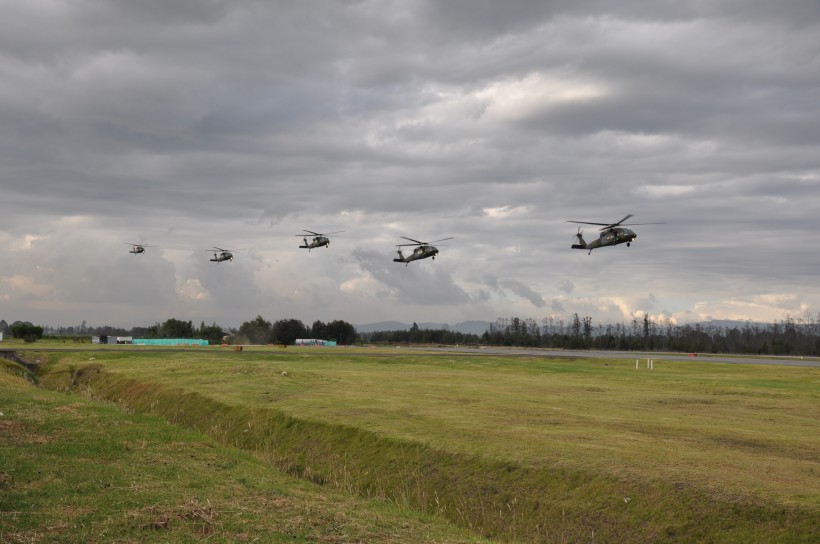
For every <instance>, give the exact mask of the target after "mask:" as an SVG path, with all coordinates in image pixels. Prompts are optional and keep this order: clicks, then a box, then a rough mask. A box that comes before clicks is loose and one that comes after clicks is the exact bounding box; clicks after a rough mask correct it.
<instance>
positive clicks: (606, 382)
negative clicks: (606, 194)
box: [53, 350, 820, 542]
mask: <svg viewBox="0 0 820 544" xmlns="http://www.w3.org/2000/svg"><path fill="white" fill-rule="evenodd" d="M322 353H323V352H321V351H315V350H313V351H296V350H288V352H287V353H285V352H284V351H283V350H282V351H273V352H247V351H246V352H245V353H242V354H233V353H228V354H226V353H220V352H218V351H215V350H210V351H205V352H203V351H198V352H197V353H196V354H192V355H188V354H179V353H168V354H167V355H157V354H139V353H109V352H106V353H96V354H89V353H85V354H74V355H69V356H65V357H63V358H62V359H63V361H62V363H61V364H60V365H58V366H57V367H55V368H54V370H57V371H59V370H60V368H62V369H63V370H66V369H68V368H69V366H72V365H73V366H74V367H75V368H76V367H78V366H79V365H80V364H81V363H89V362H93V363H95V364H96V363H101V364H103V365H104V368H105V370H106V372H114V373H118V374H121V375H122V376H128V377H129V378H133V379H136V380H138V381H141V382H159V383H161V384H162V385H163V387H164V388H168V387H171V388H174V387H177V388H180V389H181V390H184V391H189V392H194V391H195V392H197V393H198V394H199V395H202V396H203V398H208V399H212V400H215V401H218V402H219V403H221V404H222V405H223V407H224V406H236V407H241V408H245V409H249V410H251V411H253V414H252V415H248V414H249V412H246V413H245V415H244V416H238V417H240V418H241V417H245V418H246V419H247V418H248V417H250V418H251V420H250V421H249V423H250V424H251V425H253V421H254V419H253V418H256V420H258V421H259V422H263V421H264V423H262V424H261V426H263V427H268V428H274V427H275V426H276V424H274V423H271V422H270V421H267V420H265V418H266V417H269V416H268V415H264V414H268V413H269V412H271V410H267V411H262V410H260V409H261V408H263V407H264V408H273V409H274V410H273V413H277V414H278V413H285V414H289V415H291V416H293V417H295V418H298V420H299V421H318V422H325V423H329V424H336V425H337V427H338V426H339V425H343V426H347V427H350V428H353V429H359V430H364V431H367V432H372V433H373V437H375V438H373V437H371V438H368V440H372V441H374V442H378V441H377V440H376V439H377V438H381V437H388V438H390V439H391V440H393V441H398V443H400V444H405V445H406V444H421V445H424V446H427V447H426V448H425V449H423V450H415V451H416V452H421V453H416V454H414V455H417V456H420V457H425V458H427V459H435V460H436V461H435V462H436V463H440V464H441V465H442V466H448V470H450V471H451V472H452V471H454V470H456V468H454V466H453V465H454V464H460V465H459V466H461V465H464V464H465V463H472V462H473V461H465V459H467V458H469V459H471V460H475V459H480V460H481V461H480V462H477V463H473V464H474V465H475V466H473V467H472V469H466V470H464V471H462V474H461V479H460V480H455V481H447V480H446V479H442V480H441V481H440V482H439V484H440V485H445V486H447V487H450V488H451V487H453V486H464V493H466V494H470V493H471V492H472V493H474V492H475V490H476V489H481V487H482V485H484V484H482V482H481V481H479V480H478V478H479V476H478V475H480V474H481V473H482V471H484V472H486V471H488V470H489V471H494V473H498V472H502V473H503V472H504V471H507V472H510V473H515V474H516V475H517V476H518V480H520V479H521V478H524V479H526V480H529V481H527V482H524V483H523V484H522V483H521V482H520V481H518V480H516V481H514V482H507V481H505V480H504V478H500V479H498V478H497V483H498V485H503V486H507V487H508V488H510V489H513V490H514V491H511V494H508V496H506V497H504V496H503V493H501V494H499V493H498V492H496V493H495V495H496V496H494V498H493V500H500V501H501V502H500V506H501V509H503V508H504V507H506V508H507V510H508V512H507V514H508V516H507V517H506V518H505V519H504V520H495V521H492V520H487V519H486V517H487V515H486V513H484V514H480V513H478V512H477V510H479V509H480V507H479V506H476V504H475V502H476V498H475V497H474V496H471V497H469V498H467V499H464V498H462V499H459V498H458V497H452V496H451V497H448V498H446V499H445V498H444V497H443V496H442V497H441V498H440V497H439V496H438V495H436V496H435V497H433V496H432V493H434V492H435V493H437V492H438V491H437V490H436V489H433V490H432V491H431V490H429V489H428V490H427V491H417V492H416V493H415V495H414V496H413V497H410V499H412V500H410V499H408V500H410V502H412V503H416V502H418V500H419V499H420V498H423V499H424V500H423V501H422V502H424V501H428V503H429V502H430V501H432V500H433V499H435V500H437V501H438V500H441V501H445V500H446V501H449V503H448V504H449V508H450V509H451V512H450V513H451V517H453V518H454V519H459V516H461V517H462V519H460V520H459V521H462V522H463V523H465V524H467V525H470V524H474V525H476V526H481V527H482V529H483V530H485V531H486V532H488V533H489V534H496V535H498V534H503V535H505V536H516V534H515V533H514V532H513V531H512V530H511V529H510V526H511V525H515V524H511V523H510V519H509V518H510V517H515V516H516V515H517V516H519V517H527V518H530V519H529V521H528V522H516V523H520V524H521V525H522V527H525V528H526V527H528V529H526V534H527V535H529V536H532V535H533V531H535V530H536V529H535V528H534V526H537V525H539V523H534V522H533V521H532V519H531V518H534V517H538V516H540V517H541V522H540V526H541V527H542V529H543V527H544V526H551V527H555V526H557V525H560V524H561V523H562V520H564V519H566V518H567V517H570V518H571V523H574V524H576V525H577V524H578V523H586V524H587V527H586V528H585V529H584V530H586V531H587V533H588V532H589V531H591V530H594V529H590V528H591V527H593V528H598V530H599V534H601V533H602V532H603V534H607V531H609V534H610V535H618V534H622V535H625V534H632V536H641V537H652V535H658V534H663V535H665V537H666V538H668V539H675V538H677V539H679V540H681V541H685V540H687V539H691V537H696V538H705V537H708V538H709V539H710V540H713V539H714V538H716V537H714V536H713V535H716V534H717V531H718V530H722V531H725V533H724V534H725V535H726V541H732V540H733V539H734V540H737V539H738V538H740V537H742V538H744V539H745V540H747V541H754V540H756V541H760V542H766V541H772V539H773V538H774V537H775V536H777V535H779V538H780V539H781V540H782V541H784V542H788V541H794V540H795V539H796V540H798V541H799V540H801V539H802V538H804V537H805V538H806V541H809V539H810V538H812V536H816V532H814V531H816V528H815V529H814V530H813V529H812V527H813V525H812V524H811V523H807V522H806V520H807V519H808V520H810V519H812V517H816V515H817V512H818V506H819V505H820V485H818V480H819V479H820V474H818V459H820V444H819V443H818V438H817V436H816V435H817V433H816V421H817V420H818V415H820V413H819V412H818V402H817V401H818V400H820V399H819V396H818V391H819V390H820V388H818V373H817V371H816V370H813V369H803V368H772V367H738V366H733V365H732V366H730V365H708V364H707V365H705V364H691V363H663V362H660V361H659V362H657V364H656V370H655V371H653V372H650V371H646V370H644V369H642V370H640V371H636V370H635V368H634V363H630V362H623V361H622V362H616V361H566V360H561V361H557V360H555V361H548V360H546V361H545V360H535V359H499V358H492V357H481V358H467V357H460V356H429V355H415V356H409V357H403V358H392V357H378V356H376V357H359V356H345V355H344V353H345V352H343V351H334V352H331V354H322ZM92 357H93V358H94V359H95V360H94V361H89V359H91V358H92ZM54 376H57V375H56V374H55V375H53V377H54ZM119 394H120V395H121V396H123V395H125V394H126V392H120V393H119ZM152 402H155V403H161V400H160V399H156V400H155V401H152ZM214 409H215V410H219V408H214ZM166 415H168V413H167V412H166ZM175 417H177V416H175ZM186 421H187V423H188V424H196V423H195V422H192V420H191V419H190V418H188V419H187V420H186ZM234 423H235V422H234ZM223 425H224V426H225V429H222V430H219V429H216V428H213V426H212V428H210V429H208V428H207V426H205V430H209V431H210V432H211V433H212V434H216V435H219V434H220V432H221V433H223V438H225V439H229V440H230V439H234V440H235V439H236V438H230V436H229V433H228V431H227V430H226V429H227V428H228V427H230V426H231V423H230V422H228V421H226V422H224V423H223ZM288 425H290V424H285V425H284V426H285V427H288ZM338 428H341V427H338ZM311 431H312V432H313V433H314V434H315V440H317V441H324V442H332V441H333V440H335V439H338V437H336V438H333V437H331V436H329V435H331V434H332V431H331V430H329V429H328V428H322V429H319V428H313V429H312V430H311ZM251 434H252V435H254V436H257V435H256V434H255V431H253V432H252V433H251ZM354 434H355V433H354ZM263 438H265V437H259V436H257V439H258V441H257V442H256V443H255V444H254V443H251V444H250V447H251V449H253V448H257V449H259V448H263V444H262V442H263V440H262V439H263ZM267 438H268V439H269V438H270V437H267ZM298 439H300V438H299V437H298V436H296V437H294V440H298ZM358 440H361V437H360V438H358ZM277 447H280V446H277V445H272V446H264V448H268V449H273V450H275V451H277V453H276V455H278V456H279V457H280V461H282V460H283V459H284V458H285V457H287V456H291V462H296V461H293V459H297V461H298V463H301V465H302V466H301V468H300V469H299V470H301V471H302V472H304V470H305V466H304V463H305V455H306V454H305V453H304V452H303V453H302V454H297V453H296V452H295V451H294V450H289V451H286V450H284V449H282V448H281V447H280V449H279V450H276V448H277ZM264 448H263V449H264ZM344 448H345V449H346V450H350V451H353V450H355V451H357V452H358V453H357V455H366V453H367V452H366V448H361V447H360V448H359V449H358V450H356V448H355V447H352V446H351V445H350V444H349V443H346V444H345V445H344ZM379 448H382V450H383V451H382V454H384V453H385V452H386V451H388V450H391V448H394V449H395V444H393V445H389V444H387V445H385V444H381V445H380V446H379V447H378V448H371V449H379ZM309 449H313V450H316V451H319V450H320V449H321V448H319V447H318V445H317V444H314V447H313V448H309ZM441 452H445V453H449V454H452V455H457V456H462V457H461V458H459V459H455V458H453V457H452V456H450V457H446V456H442V455H441ZM299 455H301V457H300V456H299ZM376 455H377V457H374V458H373V459H371V460H370V462H371V465H372V466H374V467H375V466H378V464H379V463H380V462H381V461H380V460H379V459H378V452H376ZM391 455H397V454H395V453H392V454H391ZM384 456H385V455H382V457H384ZM465 456H466V457H465ZM309 461H310V463H309V464H310V465H312V466H311V467H308V468H310V469H311V470H312V471H314V472H315V473H319V472H322V471H324V473H323V475H322V476H321V477H320V479H324V480H328V479H335V481H338V480H339V479H340V474H339V472H333V470H334V469H332V468H328V467H327V466H323V463H324V464H325V465H326V464H327V460H324V461H322V460H321V459H319V454H318V453H317V454H315V456H314V457H313V458H309ZM421 462H422V461H421V460H419V459H415V460H412V462H411V461H408V460H407V459H404V460H402V461H401V463H403V465H401V467H400V469H401V470H403V471H404V472H405V473H406V474H407V475H408V476H409V478H405V480H408V479H410V480H412V479H413V478H417V479H418V478H420V476H418V475H417V476H413V475H414V474H421V473H420V472H415V471H417V470H420V469H418V466H419V464H418V463H421ZM298 463H297V464H298ZM493 463H495V464H493ZM350 464H351V466H352V465H353V463H350ZM394 464H395V463H394ZM345 466H347V464H345ZM383 468H384V469H385V470H389V467H383ZM393 468H394V469H395V467H393ZM345 470H347V469H345ZM350 470H351V471H352V470H354V469H353V468H352V467H351V468H350ZM361 470H363V469H361ZM361 470H360V472H359V473H358V474H357V475H354V477H352V478H351V479H352V480H356V481H357V482H358V483H356V484H355V486H354V484H352V483H351V484H350V485H351V486H354V487H357V489H359V490H361V485H360V484H361V480H362V476H361V475H362V472H361ZM401 470H400V471H401ZM297 472H299V471H298V470H297ZM494 476H497V474H494ZM430 477H431V476H430V472H429V470H428V471H427V472H425V473H424V478H425V479H429V478H430ZM471 477H475V478H476V481H475V482H473V483H472V488H471V487H470V482H469V481H466V482H465V481H464V480H469V479H470V478H471ZM341 479H344V478H341ZM388 480H389V478H387V477H386V476H385V477H384V480H383V481H382V482H381V483H379V482H378V481H377V482H375V483H374V482H373V481H370V482H369V483H367V484H366V486H365V487H367V486H369V488H368V489H370V490H371V491H372V489H373V487H374V486H375V487H377V488H378V487H379V486H381V487H383V488H384V489H383V490H382V491H380V492H383V493H386V494H390V493H391V492H392V493H393V494H394V495H393V496H394V497H395V491H396V490H395V487H396V484H395V483H394V484H390V483H389V482H388ZM485 480H486V481H490V482H492V481H494V480H493V478H492V477H489V476H488V477H487V478H485ZM404 485H406V484H404ZM420 485H421V482H419V486H420ZM391 486H392V488H393V489H392V491H391V490H390V489H388V488H390V487H391ZM562 486H564V487H566V489H562ZM533 490H537V492H538V493H541V494H542V495H543V499H544V500H545V501H549V509H550V511H544V508H543V506H542V507H534V508H536V510H538V512H537V513H530V512H527V513H522V512H520V511H519V510H517V508H518V507H517V505H518V504H523V502H527V501H529V502H527V504H528V508H532V507H533V501H534V500H535V499H534V498H533V497H532V496H529V497H525V496H524V495H526V494H527V493H528V492H529V493H532V491H533ZM485 491H486V490H485ZM408 495H412V494H411V493H409V492H408V490H406V489H405V490H404V496H405V497H407V496H408ZM489 495H493V493H489ZM489 495H488V496H489ZM459 500H461V501H462V502H461V503H459ZM488 500H489V499H488ZM505 501H506V502H505ZM617 504H621V506H617ZM495 506H499V505H498V504H497V505H495ZM495 506H493V507H492V508H495ZM452 510H460V512H459V513H458V514H453V513H452ZM467 510H471V513H470V514H469V515H466V514H464V512H465V511H467ZM484 510H487V508H486V505H485V506H484ZM559 510H560V516H559V515H558V513H557V512H558V511H559ZM500 517H501V516H500ZM581 519H584V520H585V521H584V522H581V521H580V520H581ZM755 519H758V520H760V522H759V523H756V522H755ZM704 524H706V526H704ZM488 525H489V526H492V528H490V529H488ZM635 525H644V526H646V528H645V529H643V530H641V529H639V528H637V529H636V528H635ZM767 525H768V526H769V527H768V529H767V528H766V526H767ZM614 526H617V527H614ZM516 530H517V529H516ZM524 530H525V529H521V531H524ZM578 531H579V532H578V533H577V534H578V535H580V534H583V532H582V530H581V529H578ZM624 531H627V532H629V531H632V532H631V533H623V532H624ZM551 534H552V535H553V536H555V534H558V533H551ZM561 534H563V533H561ZM523 535H524V533H519V534H518V536H523ZM539 535H540V536H543V535H544V534H543V533H539Z"/></svg>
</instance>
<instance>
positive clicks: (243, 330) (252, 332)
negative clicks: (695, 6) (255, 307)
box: [239, 315, 273, 344]
mask: <svg viewBox="0 0 820 544" xmlns="http://www.w3.org/2000/svg"><path fill="white" fill-rule="evenodd" d="M272 333H273V325H271V322H270V321H267V320H265V319H264V318H263V317H262V316H261V315H257V316H256V319H254V320H253V321H246V322H244V323H242V325H240V326H239V335H240V336H244V337H245V338H247V339H248V342H249V343H251V344H267V343H269V342H270V341H271V337H272Z"/></svg>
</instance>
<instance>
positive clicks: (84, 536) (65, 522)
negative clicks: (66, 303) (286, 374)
mask: <svg viewBox="0 0 820 544" xmlns="http://www.w3.org/2000/svg"><path fill="white" fill-rule="evenodd" d="M0 413H2V415H0V542H3V543H17V542H20V543H24V542H25V543H32V542H69V543H70V542H77V543H80V542H83V543H84V542H376V543H402V542H463V543H468V542H472V543H477V542H482V540H480V539H479V538H477V537H475V536H473V535H470V534H468V533H467V532H466V531H464V530H460V529H457V528H455V527H453V526H451V525H448V524H447V523H445V522H443V521H442V520H441V519H436V518H433V517H430V516H424V515H419V514H416V513H414V512H412V511H411V510H408V509H400V508H396V507H395V506H392V505H390V504H388V503H385V502H383V501H374V500H370V501H366V500H361V499H356V498H354V497H352V496H351V495H349V494H346V493H343V492H341V491H339V490H333V489H331V488H328V487H327V486H325V487H319V486H317V485H315V484H311V483H309V482H306V481H304V480H301V479H296V478H293V477H288V476H285V475H283V474H281V473H280V472H277V471H275V470H272V469H271V467H270V466H269V465H267V464H265V463H263V462H261V461H260V460H259V459H257V458H255V457H253V456H252V455H251V454H249V453H248V452H243V451H241V450H237V449H233V448H229V447H226V446H224V445H222V444H219V443H217V442H215V441H214V440H213V439H211V438H209V437H206V436H204V435H202V434H201V433H198V432H195V431H191V430H185V429H183V428H180V427H178V426H174V425H170V424H168V423H166V422H165V421H163V420H161V419H159V418H156V417H154V416H145V415H139V414H128V413H126V412H123V411H122V410H120V409H118V408H116V407H114V406H112V405H110V404H108V403H101V402H97V401H93V400H89V399H87V398H84V397H79V396H77V395H65V394H60V393H55V392H52V391H46V390H42V389H37V388H35V387H33V386H32V385H31V384H30V383H29V382H27V381H25V380H24V379H22V378H19V377H16V376H12V375H10V374H8V373H6V372H2V371H0Z"/></svg>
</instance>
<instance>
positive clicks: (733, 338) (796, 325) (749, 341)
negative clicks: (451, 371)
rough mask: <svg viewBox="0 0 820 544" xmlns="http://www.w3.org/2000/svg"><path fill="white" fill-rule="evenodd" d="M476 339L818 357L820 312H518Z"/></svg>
mask: <svg viewBox="0 0 820 544" xmlns="http://www.w3.org/2000/svg"><path fill="white" fill-rule="evenodd" d="M480 342H481V343H486V344H489V345H504V346H532V347H549V348H564V349H601V350H635V351H641V350H651V351H677V352H688V353H738V354H755V355H815V356H820V314H818V315H817V316H816V317H814V316H812V315H811V314H808V313H807V314H805V315H804V316H802V317H801V318H800V319H795V318H793V317H791V316H789V315H786V317H784V318H783V319H782V320H780V321H775V322H774V323H769V324H761V323H751V322H748V321H747V322H745V323H743V324H742V325H732V326H729V325H716V324H708V323H706V324H701V323H694V324H689V323H687V324H683V325H678V324H675V323H673V322H671V321H654V320H652V319H651V318H650V317H649V316H648V315H644V316H643V317H642V318H638V317H635V318H633V319H632V321H631V322H629V323H628V324H627V323H616V324H609V325H601V324H593V320H592V318H591V317H589V316H583V317H581V316H579V315H578V314H577V313H576V314H573V316H572V317H571V318H570V319H568V320H566V321H564V320H561V319H558V320H556V319H554V318H552V317H548V318H544V319H543V320H542V321H541V323H538V322H536V321H535V320H534V319H521V318H518V317H513V318H501V319H498V320H496V322H495V323H492V324H491V325H490V327H489V329H488V330H487V331H486V332H485V333H484V334H483V335H482V336H481V338H480Z"/></svg>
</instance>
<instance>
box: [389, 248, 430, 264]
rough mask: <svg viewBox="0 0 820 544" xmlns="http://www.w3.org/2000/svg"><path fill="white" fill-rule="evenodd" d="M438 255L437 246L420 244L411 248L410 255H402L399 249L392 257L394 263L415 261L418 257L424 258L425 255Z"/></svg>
mask: <svg viewBox="0 0 820 544" xmlns="http://www.w3.org/2000/svg"><path fill="white" fill-rule="evenodd" d="M436 255H438V248H436V247H435V246H430V245H422V246H419V247H417V248H415V249H414V250H413V253H411V254H410V255H404V254H403V253H402V252H401V250H399V256H398V257H397V258H395V259H393V262H394V263H410V262H412V261H417V260H419V259H426V258H427V257H431V258H432V259H435V258H436Z"/></svg>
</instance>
